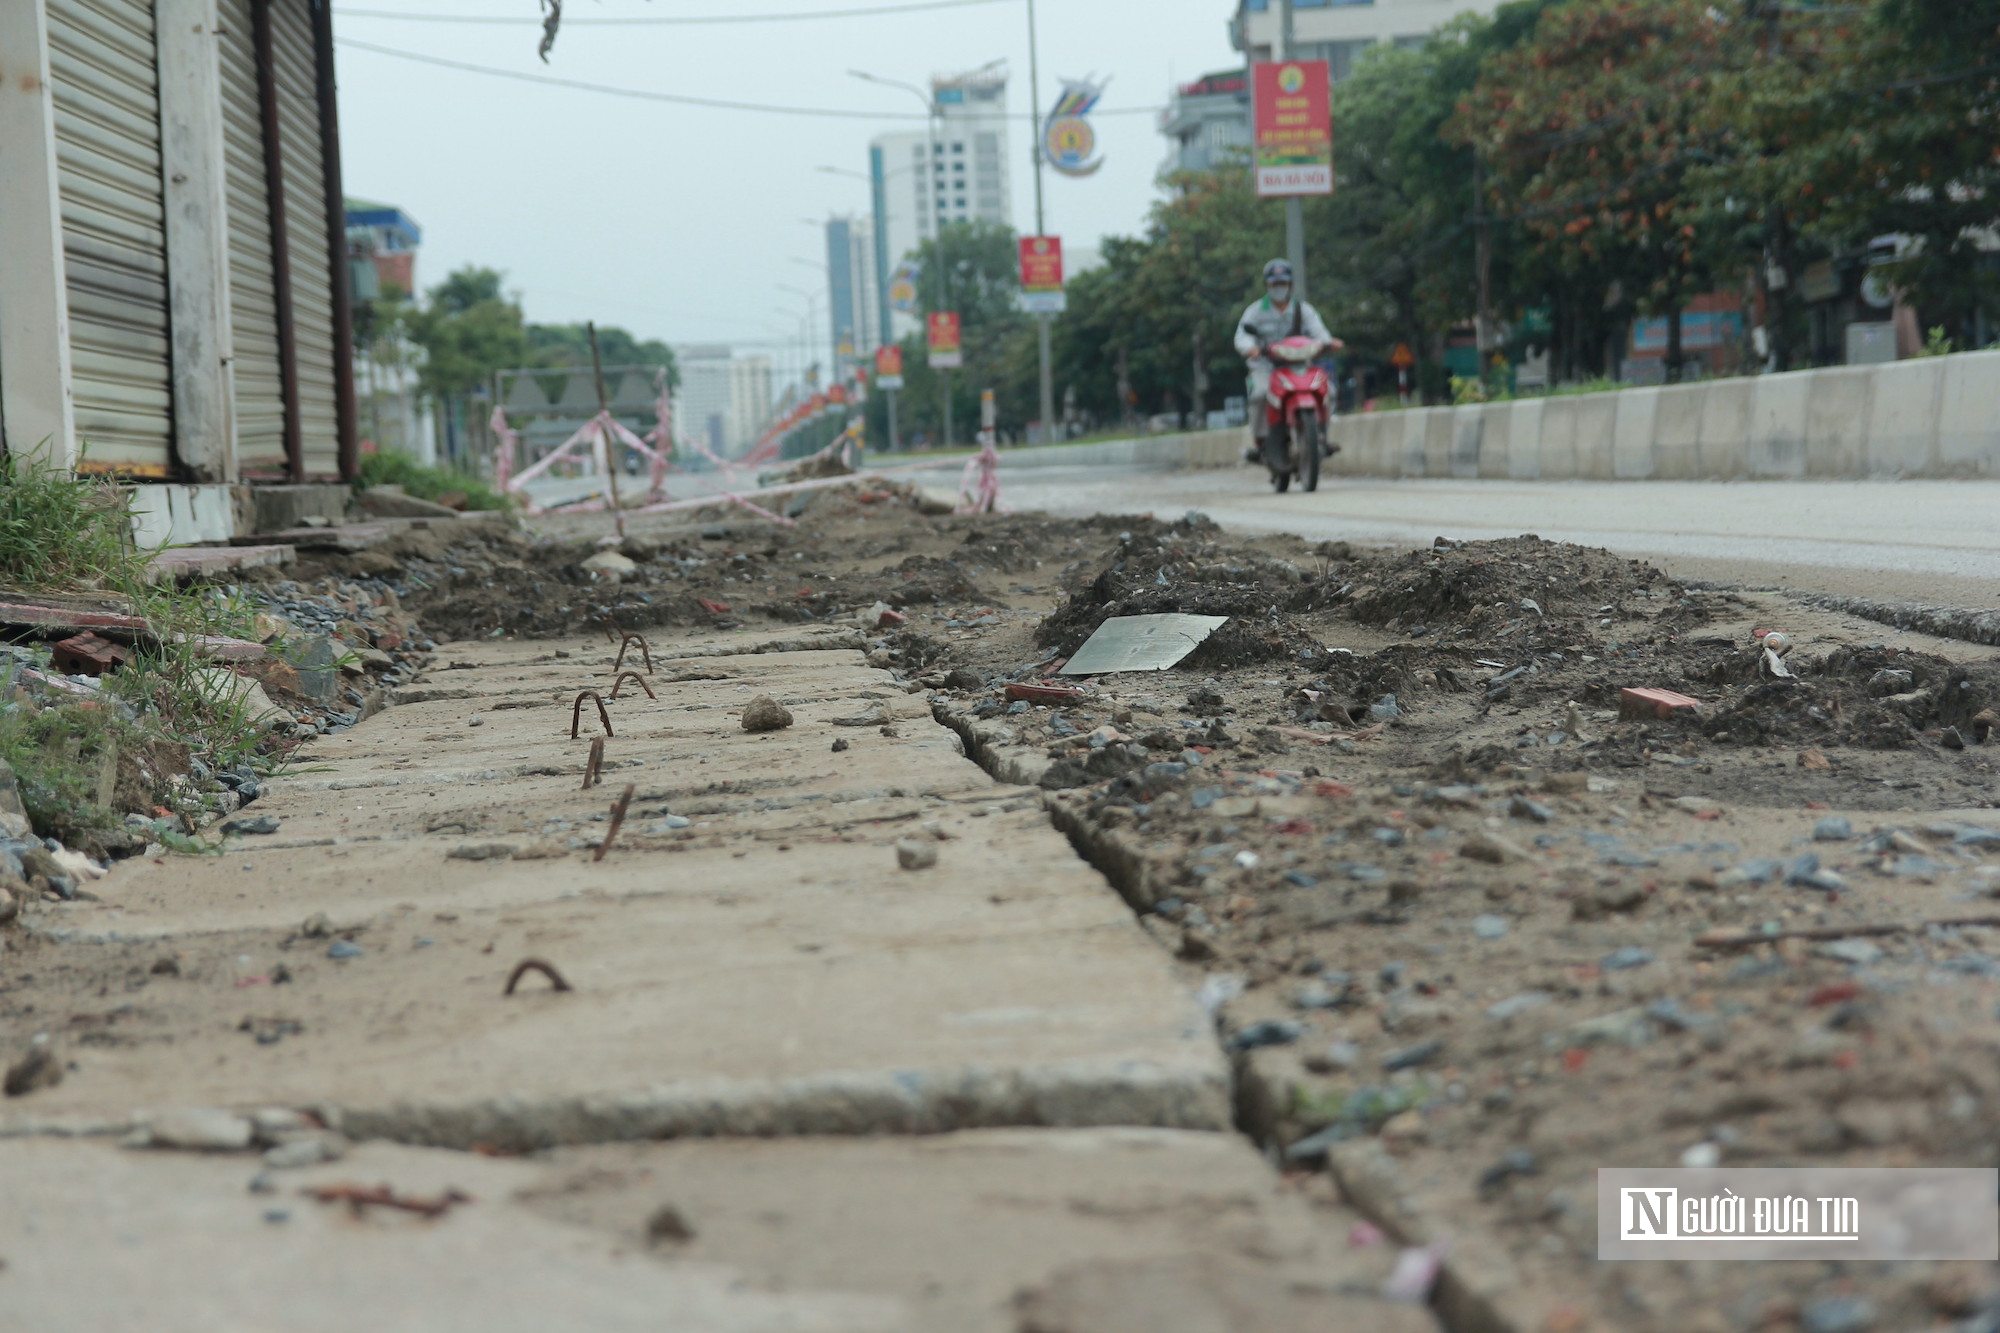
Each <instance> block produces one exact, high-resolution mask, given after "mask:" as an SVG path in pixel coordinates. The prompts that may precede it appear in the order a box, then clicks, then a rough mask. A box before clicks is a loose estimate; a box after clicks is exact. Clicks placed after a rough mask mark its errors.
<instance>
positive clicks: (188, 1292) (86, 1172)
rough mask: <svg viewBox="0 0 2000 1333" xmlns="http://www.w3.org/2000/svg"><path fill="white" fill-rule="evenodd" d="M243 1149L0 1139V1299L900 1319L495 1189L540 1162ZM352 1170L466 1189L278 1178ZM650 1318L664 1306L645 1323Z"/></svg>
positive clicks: (504, 1328)
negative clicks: (564, 1216)
mask: <svg viewBox="0 0 2000 1333" xmlns="http://www.w3.org/2000/svg"><path fill="white" fill-rule="evenodd" d="M254 1170H255V1159H254V1158H251V1157H247V1156H244V1157H233V1158H232V1157H208V1156H199V1155H194V1154H172V1153H137V1152H127V1151H121V1150H119V1149H117V1148H113V1147H111V1146H109V1145H105V1144H78V1143H60V1142H47V1141H41V1142H37V1141H25V1142H12V1143H4V1144H0V1177H4V1178H5V1179H6V1181H7V1207H5V1208H4V1209H0V1259H4V1260H5V1262H6V1267H5V1269H4V1271H0V1309H4V1310H5V1311H6V1315H5V1322H6V1323H7V1325H8V1326H9V1327H12V1328H21V1329H35V1330H37V1333H106V1331H107V1330H114V1329H141V1328H143V1329H147V1330H149V1331H150V1333H218V1331H219V1330H234V1329H259V1330H265V1331H266V1333H353V1330H355V1329H357V1328H359V1329H369V1328H374V1329H385V1330H387V1329H420V1328H421V1329H427V1330H431V1329H480V1330H483V1331H484V1333H550V1330H555V1329H579V1330H581V1329H589V1330H591V1333H657V1331H658V1330H659V1329H661V1328H662V1327H672V1328H675V1329H677V1330H689V1331H690V1333H803V1331H804V1330H813V1331H815V1333H878V1331H879V1330H894V1329H907V1328H910V1327H911V1325H909V1324H908V1323H906V1322H905V1320H904V1311H903V1310H902V1309H901V1308H900V1303H899V1302H897V1301H896V1300H894V1299H893V1298H884V1297H877V1296H864V1295H858V1294H851V1293H843V1292H839V1291H826V1290H822V1291H807V1290H792V1291H787V1292H778V1291H771V1290H755V1289H752V1288H751V1287H749V1286H748V1285H747V1284H746V1283H745V1282H744V1281H743V1277H742V1274H741V1273H739V1272H737V1271H734V1270H732V1269H729V1268H724V1267H721V1266H718V1265H713V1264H704V1263H700V1262H690V1261H675V1262H672V1263H661V1262H659V1261H657V1260H654V1259H653V1258H651V1257H649V1256H648V1255H646V1254H645V1253H643V1251H642V1250H641V1247H640V1246H638V1245H636V1244H633V1243H631V1242H626V1243H622V1244H618V1243H607V1240H606V1238H605V1237H603V1236H601V1235H594V1234H592V1233H590V1232H588V1231H586V1230H583V1229H581V1228H578V1227H574V1226H566V1225H563V1224H561V1223H559V1222H554V1221H548V1220H544V1219H543V1218H541V1217H538V1216H537V1215H536V1214H535V1213H534V1211H533V1210H531V1209H528V1208H524V1207H521V1206H519V1205H517V1204H513V1203H511V1202H509V1196H510V1195H511V1194H512V1193H513V1192H514V1191H516V1190H519V1189H524V1188H529V1187H531V1186H532V1185H533V1184H534V1183H536V1182H537V1181H538V1180H539V1179H540V1178H541V1174H542V1173H540V1172H538V1171H537V1170H536V1169H534V1168H532V1167H529V1166H525V1165H522V1164H520V1163H512V1162H497V1161H492V1160H490V1159H485V1158H478V1157H470V1156H465V1155H461V1154H455V1153H452V1154H447V1153H422V1152H413V1151H409V1150H399V1149H394V1148H389V1147H368V1148H363V1149H361V1150H359V1151H358V1152H357V1153H355V1155H354V1156H353V1157H352V1158H351V1159H350V1160H348V1161H346V1162H342V1163H340V1164H338V1165H336V1166H332V1167H326V1168H320V1169H318V1170H316V1171H312V1172H301V1173H288V1174H282V1175H278V1176H275V1177H274V1179H275V1180H276V1181H277V1182H278V1192H274V1193H271V1194H262V1195H260V1194H252V1193H250V1192H248V1191H246V1190H245V1188H244V1184H245V1182H246V1181H247V1180H248V1179H249V1178H250V1177H251V1175H252V1174H253V1172H254ZM348 1181H351V1182H354V1183H359V1184H363V1185H368V1186H373V1185H378V1184H390V1185H393V1187H394V1188H395V1189H396V1190H398V1191H399V1192H401V1193H402V1194H404V1195H406V1196H409V1195H420V1196H426V1197H434V1196H436V1195H438V1194H441V1193H442V1192H443V1191H444V1190H446V1189H451V1188H455V1189H459V1190H461V1191H463V1192H465V1193H468V1194H470V1195H471V1196H472V1198H473V1202H471V1203H467V1204H464V1205H461V1206H459V1207H456V1208H453V1209H452V1210H451V1211H450V1213H448V1214H447V1215H446V1216H444V1217H441V1218H438V1219H436V1220H427V1219H423V1218H419V1217H415V1216H411V1215H408V1214H396V1213H389V1212H386V1211H385V1210H381V1209H371V1210H370V1211H369V1213H368V1214H367V1215H366V1216H362V1217H355V1216H353V1215H351V1214H350V1212H349V1211H348V1209H347V1208H346V1207H345V1206H342V1205H327V1204H321V1203H317V1202H314V1201H313V1200H310V1199H307V1198H302V1197H301V1196H300V1195H299V1194H298V1193H297V1192H296V1191H297V1189H298V1188H299V1187H301V1186H303V1185H305V1184H308V1183H311V1184H319V1185H327V1184H333V1183H337V1182H348ZM663 1321H664V1322H663Z"/></svg>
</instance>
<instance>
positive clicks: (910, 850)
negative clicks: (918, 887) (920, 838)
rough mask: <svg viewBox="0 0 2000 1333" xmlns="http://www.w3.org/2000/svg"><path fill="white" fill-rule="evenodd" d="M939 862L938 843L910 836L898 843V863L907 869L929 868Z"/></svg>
mask: <svg viewBox="0 0 2000 1333" xmlns="http://www.w3.org/2000/svg"><path fill="white" fill-rule="evenodd" d="M937 862H938V852H937V843H935V842H915V841H913V840H911V839H909V838H905V839H903V840H902V841H901V842H899V843H897V844H896V864H897V865H899V866H901V867H902V868H903V869H905V870H929V869H930V868H931V867H932V866H934V865H936V864H937Z"/></svg>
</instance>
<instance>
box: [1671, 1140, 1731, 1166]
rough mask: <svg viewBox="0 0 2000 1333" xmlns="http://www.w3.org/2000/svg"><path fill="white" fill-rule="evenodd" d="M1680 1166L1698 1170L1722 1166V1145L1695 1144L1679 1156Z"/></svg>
mask: <svg viewBox="0 0 2000 1333" xmlns="http://www.w3.org/2000/svg"><path fill="white" fill-rule="evenodd" d="M1681 1165H1682V1166H1685V1167H1692V1168H1695V1169H1700V1168H1703V1167H1710V1166H1720V1165H1722V1145H1721V1144H1718V1143H1697V1144H1694V1145H1693V1146H1692V1147H1690V1148H1689V1149H1688V1150H1687V1151H1686V1152H1684V1153H1682V1154H1681Z"/></svg>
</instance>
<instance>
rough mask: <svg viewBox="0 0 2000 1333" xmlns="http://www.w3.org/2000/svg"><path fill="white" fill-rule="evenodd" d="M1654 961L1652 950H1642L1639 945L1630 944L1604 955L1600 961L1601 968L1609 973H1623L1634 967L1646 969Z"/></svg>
mask: <svg viewBox="0 0 2000 1333" xmlns="http://www.w3.org/2000/svg"><path fill="white" fill-rule="evenodd" d="M1652 961H1653V951H1652V950H1651V949H1641V948H1639V947H1638V946H1637V945H1632V944H1628V945H1626V946H1625V947H1624V948H1622V949H1613V950H1612V951H1611V952H1610V953H1608V954H1606V955H1604V957H1603V958H1602V959H1601V960H1599V966H1601V967H1602V968H1603V969H1604V970H1605V971H1607V972H1622V971H1626V970H1628V969H1630V968H1634V967H1644V966H1645V965H1646V964H1648V963H1650V962H1652Z"/></svg>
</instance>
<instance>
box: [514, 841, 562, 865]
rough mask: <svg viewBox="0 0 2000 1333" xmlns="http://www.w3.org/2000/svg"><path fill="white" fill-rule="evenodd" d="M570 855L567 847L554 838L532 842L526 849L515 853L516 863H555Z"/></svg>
mask: <svg viewBox="0 0 2000 1333" xmlns="http://www.w3.org/2000/svg"><path fill="white" fill-rule="evenodd" d="M568 855H569V848H568V847H567V846H565V845H564V844H562V843H560V842H558V841H556V840H555V839H554V838H543V839H542V840H541V841H539V842H531V843H529V844H528V845H527V846H526V847H523V848H521V849H520V850H519V851H517V852H515V853H514V859H515V860H516V861H553V860H555V859H557V858H558V857H564V856H568Z"/></svg>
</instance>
